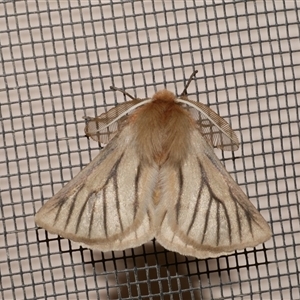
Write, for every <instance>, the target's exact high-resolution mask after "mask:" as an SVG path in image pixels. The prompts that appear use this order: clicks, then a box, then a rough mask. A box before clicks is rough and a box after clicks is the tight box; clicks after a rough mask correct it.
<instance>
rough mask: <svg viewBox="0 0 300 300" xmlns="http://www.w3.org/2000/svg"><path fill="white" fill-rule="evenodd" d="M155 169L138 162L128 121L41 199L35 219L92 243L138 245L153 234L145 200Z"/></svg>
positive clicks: (106, 247) (110, 247) (105, 247)
mask: <svg viewBox="0 0 300 300" xmlns="http://www.w3.org/2000/svg"><path fill="white" fill-rule="evenodd" d="M157 172H158V170H157V168H155V167H151V166H148V167H143V166H141V164H140V161H139V159H138V155H137V153H136V150H135V147H134V139H133V135H132V129H131V126H130V125H128V126H126V127H125V128H124V129H123V130H122V131H121V132H120V134H119V135H118V136H116V137H115V138H114V139H113V140H112V141H111V142H110V143H109V144H108V145H107V146H106V147H105V148H104V149H103V150H102V151H101V152H100V153H99V154H98V156H96V157H95V159H94V160H93V161H92V162H91V163H90V164H89V165H88V166H87V167H86V168H84V169H83V170H82V171H81V172H80V173H79V174H78V175H77V176H76V177H75V178H74V179H73V180H71V181H70V182H69V183H68V184H67V185H66V186H65V187H64V188H63V189H61V190H60V191H59V192H58V193H57V194H56V195H55V196H54V197H53V198H52V199H50V200H49V201H48V202H46V204H45V205H44V206H43V207H42V208H41V209H40V210H39V212H38V213H37V214H36V217H35V221H36V223H37V224H38V225H39V226H40V227H43V228H44V229H46V230H47V231H49V232H50V233H54V234H58V235H60V236H62V237H65V238H68V239H70V240H73V241H75V242H78V243H80V244H82V245H83V246H86V247H88V248H92V249H98V250H101V251H110V250H123V249H126V248H130V247H136V246H139V245H141V244H143V243H145V242H147V241H149V240H151V239H152V238H153V236H154V233H153V226H152V211H151V207H149V205H148V204H149V203H150V202H151V199H152V194H153V190H154V186H155V184H156V179H157Z"/></svg>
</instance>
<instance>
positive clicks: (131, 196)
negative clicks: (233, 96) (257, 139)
mask: <svg viewBox="0 0 300 300" xmlns="http://www.w3.org/2000/svg"><path fill="white" fill-rule="evenodd" d="M196 72H197V71H194V73H193V74H192V75H191V77H190V79H189V81H188V82H187V84H186V86H185V88H184V91H183V92H182V94H181V95H180V96H179V97H176V96H175V95H174V94H173V93H172V92H170V91H168V90H162V91H159V92H157V93H156V94H154V96H153V97H152V98H149V99H144V100H141V99H138V98H134V97H132V96H131V95H130V94H128V93H127V92H125V91H123V90H120V89H117V88H114V87H112V89H114V90H120V91H121V92H122V93H124V94H125V95H127V96H129V97H130V98H131V99H132V100H131V101H128V102H124V103H122V104H120V105H117V106H116V107H115V108H112V109H110V110H109V111H108V112H106V113H103V114H102V115H100V116H98V117H96V118H87V125H86V127H85V133H86V135H87V136H89V137H91V138H93V139H94V140H96V141H99V142H101V143H107V145H106V147H105V148H104V149H102V150H100V153H99V154H98V155H97V156H96V157H95V158H94V159H93V160H92V162H91V163H90V164H89V165H88V166H86V167H85V168H84V169H83V170H82V171H81V172H80V173H79V174H78V175H77V176H76V177H75V178H74V179H72V180H71V181H70V182H69V183H68V184H67V185H66V186H64V187H63V188H62V189H61V190H60V191H59V192H58V193H57V194H56V195H55V196H54V197H53V198H51V199H50V200H49V201H48V202H46V204H45V205H44V206H43V207H42V208H41V209H40V210H39V211H38V213H37V214H36V216H35V222H36V223H37V225H38V226H40V227H42V228H44V229H46V230H47V231H49V232H50V233H53V234H58V235H60V236H62V237H64V238H68V239H70V240H72V241H74V242H77V243H79V244H81V245H82V246H85V247H88V248H91V249H97V250H100V251H104V252H105V251H113V250H124V249H126V248H133V247H137V246H140V245H142V244H143V243H145V242H148V241H150V240H152V239H153V238H155V239H156V240H157V241H158V242H159V243H160V244H161V245H162V246H164V247H165V248H166V249H168V250H171V251H176V252H179V253H180V254H182V255H186V256H194V257H197V258H208V257H218V256H221V255H227V254H230V253H232V252H234V251H235V250H241V249H244V248H246V247H255V246H256V245H258V244H260V243H263V242H265V241H266V240H268V239H269V238H270V237H271V231H270V228H269V226H268V224H267V222H266V221H265V220H264V218H263V217H262V216H261V214H260V213H259V212H258V211H257V210H256V208H255V207H254V206H253V204H252V203H251V202H250V200H249V199H248V198H247V196H246V195H245V194H244V192H243V191H242V190H241V189H240V187H239V186H238V185H237V184H236V182H235V181H234V180H233V179H232V177H231V176H230V175H229V173H228V172H227V171H226V170H225V168H224V166H223V164H222V163H221V162H220V161H219V160H218V158H217V156H216V155H215V153H214V151H213V147H217V148H220V149H222V150H229V151H234V150H236V149H238V147H239V141H238V138H237V136H236V134H235V133H234V132H233V130H232V129H231V128H230V126H229V124H228V123H227V122H226V121H225V120H224V119H223V118H221V117H220V116H219V115H218V114H216V113H215V112H214V111H212V110H211V109H210V108H208V107H207V106H206V105H204V104H202V103H198V102H194V101H191V100H189V99H188V98H187V87H188V86H189V84H190V82H191V81H192V78H193V77H194V75H195V74H196Z"/></svg>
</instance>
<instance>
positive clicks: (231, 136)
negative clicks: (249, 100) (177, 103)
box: [184, 99, 239, 151]
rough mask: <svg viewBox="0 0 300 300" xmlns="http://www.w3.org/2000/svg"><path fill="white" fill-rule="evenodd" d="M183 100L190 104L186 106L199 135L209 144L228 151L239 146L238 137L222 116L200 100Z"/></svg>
mask: <svg viewBox="0 0 300 300" xmlns="http://www.w3.org/2000/svg"><path fill="white" fill-rule="evenodd" d="M184 100H185V101H186V102H188V103H189V104H190V105H187V107H186V108H187V110H188V111H189V112H190V114H191V115H192V117H193V118H194V119H195V120H196V122H197V124H198V130H199V131H200V133H201V135H202V136H203V137H204V138H205V140H206V141H207V142H208V143H209V144H210V145H212V146H213V147H216V148H220V149H222V150H228V151H235V150H237V149H238V148H239V140H238V137H237V136H236V134H235V132H234V131H233V130H232V129H231V127H230V125H229V124H228V123H227V122H226V121H225V120H224V119H223V118H222V117H220V116H219V115H218V114H217V113H215V112H214V111H213V110H212V109H210V108H209V107H208V106H206V105H205V104H203V103H201V102H195V101H191V100H188V99H184Z"/></svg>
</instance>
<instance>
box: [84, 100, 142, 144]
mask: <svg viewBox="0 0 300 300" xmlns="http://www.w3.org/2000/svg"><path fill="white" fill-rule="evenodd" d="M140 102H142V100H140V99H135V100H132V101H127V102H124V103H120V104H118V105H117V106H116V107H113V108H111V109H110V110H109V111H107V112H105V113H103V114H101V115H100V116H98V117H95V118H91V117H84V119H85V120H86V122H87V123H86V126H85V128H84V132H85V134H86V136H88V137H90V138H92V139H93V140H95V141H97V142H99V143H103V144H107V143H108V142H109V141H110V140H111V139H112V138H113V137H114V136H115V135H116V134H117V132H119V131H120V130H121V129H122V127H123V123H124V121H126V119H127V115H124V116H123V117H121V118H120V119H119V120H117V121H115V122H113V121H114V120H116V119H117V118H118V117H119V116H120V115H122V114H124V113H125V112H126V111H128V110H130V109H131V108H132V107H133V106H135V105H136V104H138V103H140ZM108 124H110V125H109V126H108V127H106V126H107V125H108ZM102 128H103V129H102Z"/></svg>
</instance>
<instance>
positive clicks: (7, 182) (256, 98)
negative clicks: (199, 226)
mask: <svg viewBox="0 0 300 300" xmlns="http://www.w3.org/2000/svg"><path fill="white" fill-rule="evenodd" d="M0 24H1V25H0V43H1V48H0V49H1V50H0V59H1V64H0V70H1V71H0V72H1V77H0V80H1V81H0V113H1V116H0V121H1V123H0V124H1V139H0V153H1V155H0V174H1V177H0V195H1V197H0V199H1V207H0V221H1V222H0V272H1V283H0V286H1V287H0V298H1V299H45V298H47V299H233V298H234V299H285V300H286V299H300V288H299V285H300V279H299V257H300V226H299V210H300V206H299V189H300V159H299V157H300V143H299V100H298V97H299V92H300V80H299V75H298V74H299V73H300V42H299V2H298V1H296V0H294V1H292V0H290V1H286V0H269V1H230V0H229V1H206V2H203V1H100V2H98V1H79V0H78V1H76V0H72V1H38V0H36V1H2V2H1V3H0ZM195 69H196V70H198V74H197V76H196V78H195V80H194V81H193V82H192V83H191V85H190V87H189V90H188V93H189V99H192V100H195V101H201V102H203V103H204V104H207V105H208V106H209V107H210V108H212V109H214V110H215V111H216V112H217V113H218V114H220V115H221V116H222V117H223V118H225V119H226V120H227V121H229V123H230V124H231V127H232V128H233V129H234V130H235V132H236V133H237V134H238V136H239V139H240V144H241V146H240V148H239V150H238V151H236V152H234V155H233V153H231V152H221V151H220V150H216V151H215V152H216V154H217V156H218V157H219V158H220V160H221V161H222V163H223V164H224V165H225V167H226V169H227V170H228V171H229V172H230V174H231V175H232V176H233V178H234V179H235V180H236V182H237V183H238V184H239V185H240V187H241V188H242V189H243V190H244V191H245V192H246V194H247V195H248V196H249V199H250V200H251V202H252V203H253V204H254V205H255V206H256V207H257V208H258V210H259V211H260V213H261V214H262V215H263V216H264V218H265V219H266V220H267V222H268V223H269V224H270V226H271V229H272V232H273V236H272V238H271V240H269V241H267V242H266V243H265V244H263V245H259V246H257V247H256V248H254V249H253V248H247V249H245V250H243V251H238V252H236V253H234V254H232V255H229V256H222V257H220V258H213V259H205V260H198V259H196V258H193V257H184V256H182V255H180V254H178V253H175V252H171V251H167V250H166V249H164V248H163V247H162V246H160V245H159V244H158V243H156V242H155V240H153V241H151V242H149V243H146V244H144V245H143V246H141V247H137V248H134V249H128V250H125V251H115V252H106V253H103V252H100V251H91V250H89V249H86V248H82V247H80V246H78V245H76V244H73V243H71V242H70V241H69V240H67V239H63V238H60V237H58V236H57V235H53V234H49V233H47V232H46V231H45V230H44V229H41V228H38V227H37V226H36V225H35V223H34V215H35V213H36V212H37V210H38V209H39V208H40V207H41V206H42V205H43V204H44V203H45V202H46V201H47V200H48V199H49V198H51V197H52V196H53V195H54V194H55V193H56V192H57V191H59V190H60V189H61V187H62V186H63V185H65V184H66V183H67V182H68V181H70V180H71V179H72V178H73V177H74V176H75V175H76V174H77V173H78V172H79V171H80V170H81V169H82V168H83V167H84V166H85V165H87V164H88V163H89V162H90V161H91V159H92V158H93V157H95V156H96V154H97V153H98V152H99V146H98V144H97V143H96V142H93V141H91V140H88V139H87V138H86V137H85V135H84V126H85V123H84V120H83V118H82V116H92V117H93V116H95V115H99V114H100V113H102V112H104V111H106V110H107V109H109V108H111V107H114V106H115V105H116V104H117V103H122V102H124V101H126V100H127V99H124V96H123V95H122V94H121V93H115V92H113V91H111V90H110V86H111V85H114V86H117V87H120V88H125V89H126V91H127V92H129V93H131V94H133V95H136V96H137V97H139V98H146V97H151V96H152V95H153V94H154V93H155V91H157V90H160V89H162V88H167V89H169V90H170V91H173V92H174V93H175V94H177V95H178V94H180V92H181V91H182V89H183V87H184V82H185V79H187V78H188V77H189V75H190V74H191V73H192V71H193V70H195Z"/></svg>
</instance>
